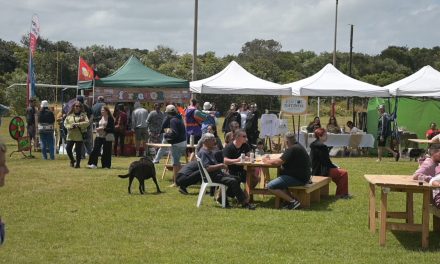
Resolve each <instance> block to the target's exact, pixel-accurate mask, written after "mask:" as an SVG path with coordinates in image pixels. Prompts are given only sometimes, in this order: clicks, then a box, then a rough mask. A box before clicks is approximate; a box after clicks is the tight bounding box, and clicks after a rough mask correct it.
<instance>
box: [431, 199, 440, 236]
mask: <svg viewBox="0 0 440 264" xmlns="http://www.w3.org/2000/svg"><path fill="white" fill-rule="evenodd" d="M429 213H430V214H432V227H433V229H434V231H435V232H439V231H440V209H438V208H437V207H435V205H433V204H430V205H429Z"/></svg>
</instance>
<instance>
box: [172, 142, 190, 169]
mask: <svg viewBox="0 0 440 264" xmlns="http://www.w3.org/2000/svg"><path fill="white" fill-rule="evenodd" d="M170 151H171V157H172V158H173V166H179V165H180V158H181V157H182V156H183V155H186V153H185V152H186V141H182V142H180V143H177V144H173V145H171V149H170Z"/></svg>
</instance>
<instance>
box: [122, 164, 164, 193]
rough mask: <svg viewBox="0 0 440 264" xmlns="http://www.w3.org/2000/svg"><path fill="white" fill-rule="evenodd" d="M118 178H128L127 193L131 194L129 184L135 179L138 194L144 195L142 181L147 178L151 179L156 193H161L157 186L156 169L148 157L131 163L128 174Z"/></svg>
mask: <svg viewBox="0 0 440 264" xmlns="http://www.w3.org/2000/svg"><path fill="white" fill-rule="evenodd" d="M118 176H119V178H129V179H128V193H131V183H132V182H133V179H134V178H137V179H138V181H139V192H140V193H141V194H144V192H145V184H144V181H145V180H147V179H149V178H152V179H153V181H154V183H155V184H156V188H157V192H158V193H160V192H161V191H160V189H159V185H158V184H157V179H156V169H155V168H154V164H153V162H152V161H151V159H150V158H149V157H142V158H140V159H139V160H137V161H133V162H132V163H131V164H130V167H129V168H128V174H126V175H118Z"/></svg>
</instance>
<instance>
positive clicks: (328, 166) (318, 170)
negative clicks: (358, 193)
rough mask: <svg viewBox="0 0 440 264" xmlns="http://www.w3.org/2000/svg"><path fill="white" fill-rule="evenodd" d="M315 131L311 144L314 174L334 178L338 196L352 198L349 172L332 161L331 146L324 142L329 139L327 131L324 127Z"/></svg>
mask: <svg viewBox="0 0 440 264" xmlns="http://www.w3.org/2000/svg"><path fill="white" fill-rule="evenodd" d="M314 133H315V138H316V140H315V141H313V142H312V144H310V158H311V160H312V175H315V176H327V177H330V178H332V180H333V182H334V183H336V198H342V199H350V198H352V196H351V195H350V194H349V193H348V172H347V171H346V170H343V169H340V168H338V167H337V166H336V165H335V164H333V163H332V161H331V160H330V156H329V154H328V153H329V148H328V147H327V145H325V144H324V142H325V141H326V140H327V131H326V130H325V129H324V128H317V129H316V130H315V132H314Z"/></svg>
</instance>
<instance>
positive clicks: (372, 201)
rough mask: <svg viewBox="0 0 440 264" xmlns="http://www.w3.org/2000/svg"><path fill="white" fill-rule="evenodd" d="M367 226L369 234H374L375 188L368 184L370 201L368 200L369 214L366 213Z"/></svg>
mask: <svg viewBox="0 0 440 264" xmlns="http://www.w3.org/2000/svg"><path fill="white" fill-rule="evenodd" d="M368 224H369V226H370V232H371V233H373V234H374V233H375V232H376V187H375V186H374V184H371V183H370V199H369V212H368Z"/></svg>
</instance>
